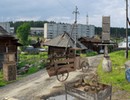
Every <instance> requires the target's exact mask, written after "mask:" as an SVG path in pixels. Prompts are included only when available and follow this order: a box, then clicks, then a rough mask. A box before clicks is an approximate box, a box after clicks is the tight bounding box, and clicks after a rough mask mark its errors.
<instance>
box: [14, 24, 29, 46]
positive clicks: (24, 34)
mask: <svg viewBox="0 0 130 100" xmlns="http://www.w3.org/2000/svg"><path fill="white" fill-rule="evenodd" d="M16 32H17V38H18V39H19V42H20V43H21V44H23V45H24V46H26V45H27V44H28V35H29V32H30V24H28V23H23V24H22V25H20V26H19V27H18V29H17V31H16Z"/></svg>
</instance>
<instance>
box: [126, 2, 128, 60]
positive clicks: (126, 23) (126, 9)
mask: <svg viewBox="0 0 130 100" xmlns="http://www.w3.org/2000/svg"><path fill="white" fill-rule="evenodd" d="M126 59H128V0H126Z"/></svg>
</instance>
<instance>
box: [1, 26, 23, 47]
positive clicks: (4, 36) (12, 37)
mask: <svg viewBox="0 0 130 100" xmlns="http://www.w3.org/2000/svg"><path fill="white" fill-rule="evenodd" d="M2 39H4V40H5V39H6V40H8V39H10V40H12V41H14V45H17V46H21V44H20V43H18V39H16V38H15V37H14V36H12V35H10V34H9V33H8V32H7V31H6V30H5V29H4V28H3V27H2V26H0V40H1V41H2Z"/></svg>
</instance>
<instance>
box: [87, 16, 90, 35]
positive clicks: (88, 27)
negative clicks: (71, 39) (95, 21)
mask: <svg viewBox="0 0 130 100" xmlns="http://www.w3.org/2000/svg"><path fill="white" fill-rule="evenodd" d="M86 25H87V26H86V27H87V28H86V37H87V36H88V35H89V36H90V34H89V26H88V14H87V15H86Z"/></svg>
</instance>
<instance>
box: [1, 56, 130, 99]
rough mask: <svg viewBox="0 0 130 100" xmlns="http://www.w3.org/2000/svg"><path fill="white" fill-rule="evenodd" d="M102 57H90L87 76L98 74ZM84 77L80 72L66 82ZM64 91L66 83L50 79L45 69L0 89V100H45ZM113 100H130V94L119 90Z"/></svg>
mask: <svg viewBox="0 0 130 100" xmlns="http://www.w3.org/2000/svg"><path fill="white" fill-rule="evenodd" d="M102 57H103V56H95V57H89V64H90V66H93V67H91V68H90V70H89V73H87V74H90V73H95V72H96V68H97V65H98V64H99V62H100V61H101V59H102ZM82 75H83V72H82V71H80V70H77V71H74V72H71V73H69V78H68V79H67V81H66V82H69V81H72V80H77V79H80V78H81V77H82ZM63 90H64V83H61V82H59V81H57V79H56V77H49V76H48V74H47V72H46V70H45V69H43V70H41V71H39V72H37V73H35V74H32V75H29V76H27V77H24V78H23V79H21V80H19V81H16V82H14V83H11V84H9V85H7V86H4V87H0V100H41V99H42V100H44V99H43V97H45V96H47V95H49V94H55V93H60V92H63ZM114 90H115V89H114ZM112 100H130V94H129V93H127V92H125V91H121V90H118V89H117V91H116V92H115V91H114V92H113V95H112Z"/></svg>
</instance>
